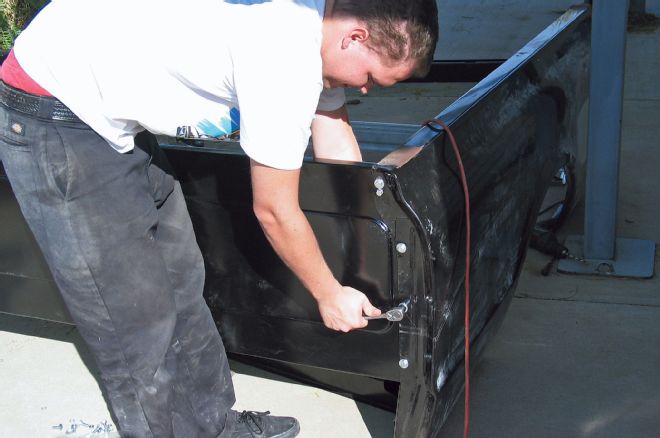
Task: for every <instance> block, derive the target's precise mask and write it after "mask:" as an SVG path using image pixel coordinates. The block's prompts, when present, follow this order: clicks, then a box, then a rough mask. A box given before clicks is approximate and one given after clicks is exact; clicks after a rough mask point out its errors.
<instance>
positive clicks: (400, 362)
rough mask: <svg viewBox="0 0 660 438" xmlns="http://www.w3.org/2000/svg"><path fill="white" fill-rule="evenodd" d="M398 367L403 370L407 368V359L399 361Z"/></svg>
mask: <svg viewBox="0 0 660 438" xmlns="http://www.w3.org/2000/svg"><path fill="white" fill-rule="evenodd" d="M399 367H401V368H403V369H404V370H405V369H406V368H408V359H401V360H400V361H399Z"/></svg>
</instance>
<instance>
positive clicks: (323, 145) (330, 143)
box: [312, 105, 362, 161]
mask: <svg viewBox="0 0 660 438" xmlns="http://www.w3.org/2000/svg"><path fill="white" fill-rule="evenodd" d="M312 144H313V145H314V157H316V158H329V159H333V160H347V161H362V154H361V153H360V148H359V146H358V143H357V140H356V139H355V134H353V128H351V125H350V123H349V120H348V111H347V110H346V105H344V106H342V107H341V108H339V109H336V110H334V111H317V112H316V117H315V118H314V121H313V122H312Z"/></svg>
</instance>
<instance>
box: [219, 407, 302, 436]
mask: <svg viewBox="0 0 660 438" xmlns="http://www.w3.org/2000/svg"><path fill="white" fill-rule="evenodd" d="M269 414H270V411H266V412H255V411H243V412H240V413H239V412H236V411H230V415H235V416H236V418H235V421H234V422H233V424H232V426H231V432H230V433H229V434H228V436H229V437H231V438H290V437H294V436H296V435H298V432H300V424H299V423H298V420H296V419H295V418H293V417H276V416H273V415H269ZM224 435H225V434H224V433H223V434H222V435H221V436H224Z"/></svg>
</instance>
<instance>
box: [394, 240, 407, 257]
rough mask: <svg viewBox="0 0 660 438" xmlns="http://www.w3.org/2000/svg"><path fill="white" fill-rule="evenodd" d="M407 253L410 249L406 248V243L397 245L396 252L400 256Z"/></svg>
mask: <svg viewBox="0 0 660 438" xmlns="http://www.w3.org/2000/svg"><path fill="white" fill-rule="evenodd" d="M406 251H408V247H407V246H406V244H405V243H403V242H399V243H397V244H396V252H398V253H399V254H405V253H406Z"/></svg>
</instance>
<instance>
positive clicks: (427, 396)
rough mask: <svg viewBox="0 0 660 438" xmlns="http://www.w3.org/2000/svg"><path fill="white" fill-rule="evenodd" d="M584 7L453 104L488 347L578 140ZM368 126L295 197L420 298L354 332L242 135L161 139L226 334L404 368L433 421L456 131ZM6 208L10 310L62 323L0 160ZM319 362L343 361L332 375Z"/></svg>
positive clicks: (452, 239) (448, 308) (409, 414)
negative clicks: (325, 298)
mask: <svg viewBox="0 0 660 438" xmlns="http://www.w3.org/2000/svg"><path fill="white" fill-rule="evenodd" d="M589 15H590V14H589V9H588V7H586V6H583V7H577V8H575V9H572V10H570V11H568V12H567V13H566V14H565V15H563V16H562V17H561V18H560V19H559V20H558V21H557V22H555V23H554V24H553V25H551V26H550V27H549V28H548V29H546V30H545V31H544V32H542V33H541V34H540V35H539V36H538V37H537V38H535V39H534V40H533V41H531V42H530V43H529V44H528V45H527V46H525V47H524V48H523V49H522V50H521V51H520V52H518V53H517V54H516V55H514V56H513V57H512V58H511V59H509V60H507V61H506V62H505V63H503V64H502V65H501V66H499V67H498V68H497V69H496V70H495V71H493V72H492V73H491V74H490V75H489V76H488V77H486V78H485V79H483V80H482V81H481V82H479V83H478V84H477V85H476V86H475V87H474V88H473V89H472V90H470V91H469V92H468V93H466V94H465V95H464V96H463V97H461V98H460V99H458V100H457V101H456V102H454V104H452V105H451V106H450V107H448V108H447V109H446V110H445V111H444V112H443V113H442V114H441V115H440V117H441V118H442V119H443V120H444V121H445V122H446V123H448V124H449V125H450V126H451V128H452V130H453V132H454V135H455V136H456V138H457V140H458V142H459V144H460V146H461V151H462V154H463V161H464V163H465V168H466V170H467V176H468V181H469V188H470V194H471V203H472V215H473V216H472V227H473V247H472V251H471V256H472V259H473V267H472V283H471V284H472V289H471V293H472V303H473V306H472V308H471V309H470V311H471V333H472V343H473V345H474V347H473V354H474V355H475V356H476V357H478V356H479V355H480V352H481V350H482V349H483V347H484V345H486V343H487V340H488V338H490V337H491V336H492V335H493V333H494V331H495V328H496V327H497V326H498V325H499V322H500V321H501V320H502V318H503V316H504V313H505V310H506V308H507V305H508V303H509V302H510V300H511V297H512V295H513V290H514V288H515V285H516V281H517V279H518V276H519V273H520V269H521V266H522V262H523V260H524V256H525V253H526V248H527V243H528V241H529V237H530V233H531V231H532V228H533V225H534V222H535V220H536V216H537V212H538V211H539V206H540V203H541V201H542V199H543V196H544V194H545V191H546V189H547V186H548V184H549V183H550V181H551V180H552V177H553V175H554V173H555V171H556V170H557V169H558V168H559V167H560V166H561V165H562V164H563V163H565V162H566V161H567V156H571V155H574V154H575V148H576V144H577V139H576V137H577V126H576V123H577V122H576V121H577V119H578V114H579V113H580V111H581V107H582V106H583V105H584V103H585V101H586V96H587V88H588V83H587V81H588V77H587V65H588V57H589V29H590V21H589ZM355 130H356V132H357V134H358V140H359V141H360V143H361V146H363V148H364V150H365V154H364V156H365V159H366V160H367V161H365V162H363V163H347V162H333V161H323V160H313V159H312V158H311V157H307V158H306V160H305V163H304V165H303V168H302V173H301V191H300V203H301V206H302V208H303V210H304V211H305V213H306V214H307V217H308V218H309V220H310V223H311V224H312V227H313V228H314V231H315V233H316V235H317V238H318V240H319V244H320V246H321V248H322V250H323V253H324V254H325V256H326V258H327V260H328V263H329V265H330V266H331V269H332V270H333V272H334V273H335V275H336V276H337V278H338V279H339V280H340V281H342V282H343V283H345V284H348V285H351V286H354V287H357V288H359V289H361V290H363V291H365V293H367V295H368V296H369V297H370V299H371V300H372V301H373V302H374V303H375V304H376V305H378V306H380V307H381V308H383V309H385V308H389V307H391V306H394V305H396V304H398V303H400V302H401V301H404V300H408V301H409V303H410V310H409V311H408V312H407V313H406V314H405V316H404V319H403V321H401V323H390V322H386V321H372V322H370V324H369V327H368V328H367V329H365V330H358V331H355V332H352V333H348V334H343V333H336V332H332V331H330V330H327V329H326V328H324V326H323V324H322V323H321V321H320V317H319V314H318V310H317V307H316V304H315V302H314V300H313V299H312V298H311V297H310V296H309V294H308V293H307V292H306V291H305V290H304V288H303V287H302V285H301V284H300V283H299V282H298V280H296V278H295V277H294V276H293V275H292V274H291V273H290V272H289V271H288V269H287V268H286V267H285V266H284V265H283V264H282V262H281V261H280V260H279V258H278V257H277V256H276V255H275V254H274V252H273V251H272V249H271V248H270V245H268V243H267V241H266V239H265V238H264V236H263V234H262V232H261V230H260V229H259V226H258V224H257V222H256V220H255V218H254V216H253V214H252V209H251V198H250V196H251V195H250V189H249V186H250V180H249V161H248V158H247V157H246V156H245V155H244V154H243V153H242V152H241V150H240V148H239V147H238V145H237V144H235V143H211V142H207V143H206V144H205V145H204V146H203V147H193V146H187V145H176V144H170V145H167V144H164V145H163V148H164V149H165V150H166V152H167V154H168V155H169V157H170V161H171V162H172V163H173V165H174V167H175V171H176V173H177V175H178V177H179V179H180V181H181V183H182V187H183V189H184V192H185V194H186V199H187V202H188V207H189V210H190V214H191V217H192V219H193V223H194V226H195V230H196V233H197V239H198V241H199V244H200V247H201V248H202V251H203V254H204V258H205V262H206V267H207V282H206V290H205V296H206V299H207V301H208V303H209V306H210V308H211V310H212V312H213V314H214V317H215V319H216V322H217V324H218V328H219V330H220V331H221V332H222V334H223V338H224V340H225V345H226V347H227V350H228V351H229V352H230V353H232V354H240V355H249V356H253V357H259V358H263V360H269V361H270V362H269V363H270V364H277V363H278V362H280V363H283V364H284V366H283V368H287V369H288V370H289V372H292V373H296V372H298V373H299V374H300V375H304V374H307V377H308V379H311V380H317V381H319V382H320V383H325V384H329V385H333V383H332V382H330V381H327V380H326V381H325V382H321V381H322V380H324V379H332V378H333V377H332V376H333V375H334V376H337V375H338V374H337V373H338V372H344V373H349V374H350V375H351V376H366V377H365V379H368V380H369V382H371V383H370V384H371V385H372V387H377V386H378V384H377V383H376V384H375V386H374V382H378V381H382V382H388V385H389V387H388V388H384V391H381V393H380V394H378V397H381V396H383V394H385V395H386V394H387V393H388V392H389V393H390V395H391V394H392V393H396V388H395V387H396V382H399V383H398V385H399V390H398V407H397V420H396V428H395V436H396V437H412V436H414V437H418V436H419V437H424V436H437V435H438V433H439V431H440V428H441V426H442V423H443V422H444V419H445V418H446V416H447V414H448V413H449V411H450V410H451V408H452V406H453V404H454V403H455V402H456V400H458V398H459V395H460V392H461V390H462V386H463V383H464V382H463V373H462V367H463V344H462V342H463V318H462V315H463V310H464V309H463V303H464V301H463V298H464V297H463V275H464V262H463V260H464V217H463V213H464V212H463V201H462V192H461V187H460V182H459V180H458V178H457V175H456V160H455V157H454V156H453V154H452V152H451V148H450V147H449V145H448V144H447V139H446V136H445V133H443V132H438V130H436V129H432V128H430V127H425V128H418V127H415V126H410V125H385V124H368V123H356V124H355ZM379 177H380V178H383V179H384V181H385V183H386V184H385V187H384V190H383V193H382V194H381V195H380V196H379V195H378V193H377V189H376V187H375V186H374V181H375V179H377V178H379ZM0 214H2V216H1V218H2V226H1V227H0V233H2V234H0V242H1V245H0V287H1V288H2V292H1V293H0V311H5V312H10V313H17V314H26V313H27V314H31V315H32V316H37V317H42V318H47V319H55V320H61V321H67V317H66V314H65V313H63V312H62V308H61V305H60V304H58V299H53V297H52V295H53V291H54V289H53V287H52V283H49V282H50V281H51V280H50V279H49V278H50V277H49V275H48V274H47V271H45V266H44V265H43V261H40V260H41V259H40V255H39V252H38V249H36V248H35V246H34V241H33V240H32V238H31V236H30V235H29V232H28V231H27V229H26V228H25V225H24V224H23V223H22V218H21V217H20V214H19V212H18V210H17V207H16V205H15V200H13V196H12V195H11V192H10V189H9V187H8V184H7V181H6V179H4V178H3V177H2V173H1V172H0ZM397 243H405V244H406V251H405V252H403V253H401V252H397V251H396V244H397ZM44 272H46V273H45V274H44ZM21 282H26V283H30V284H31V286H30V287H24V286H21V285H20V283H21ZM17 285H18V286H17ZM17 290H18V295H17ZM24 291H28V292H24ZM21 295H23V296H21ZM58 306H60V307H58ZM400 359H405V360H406V361H407V367H406V368H401V367H400V366H399V363H400V362H399V361H400ZM296 367H299V368H298V371H296ZM310 367H317V368H318V369H327V370H331V371H329V372H328V374H327V375H326V377H322V376H321V374H322V373H321V374H314V373H311V372H309V370H311V369H312V368H310ZM303 369H307V370H308V371H304V370H303ZM333 373H334V374H333ZM312 374H314V375H313V376H312ZM328 376H329V377H328ZM303 377H304V376H303ZM353 384H354V383H351V384H350V385H353ZM350 385H343V387H344V389H346V386H350ZM334 386H335V387H342V385H341V384H337V385H334ZM393 387H394V390H392V388H393ZM365 388H367V387H366V386H365ZM348 389H349V390H350V387H349V388H348ZM369 391H371V390H369V389H364V390H363V389H361V388H356V389H355V393H356V394H358V395H362V396H365V395H366V396H368V393H369ZM372 392H374V393H375V392H378V391H377V390H375V389H374V391H372ZM381 400H382V397H381ZM384 403H385V404H388V403H389V402H388V401H387V400H386V401H385V402H384Z"/></svg>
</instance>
